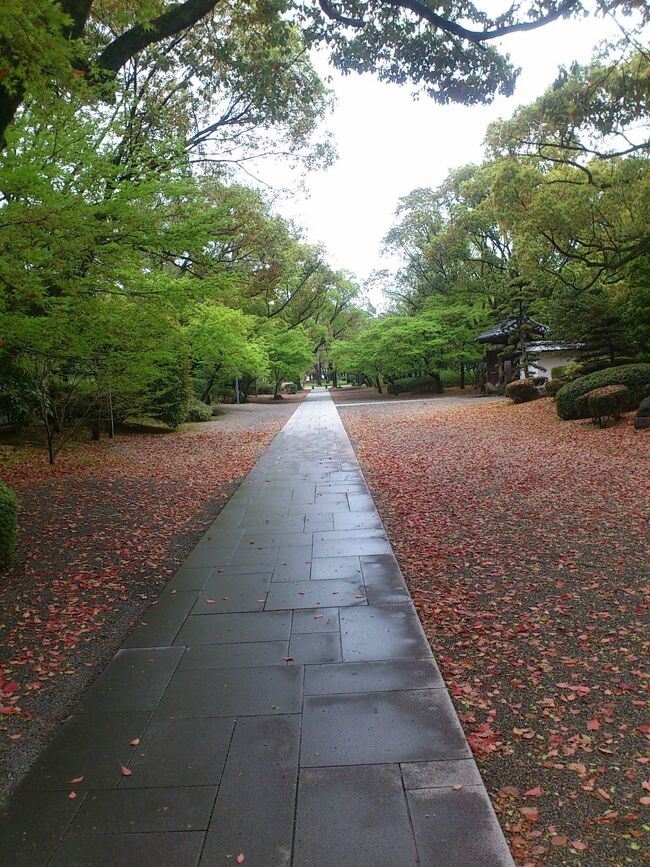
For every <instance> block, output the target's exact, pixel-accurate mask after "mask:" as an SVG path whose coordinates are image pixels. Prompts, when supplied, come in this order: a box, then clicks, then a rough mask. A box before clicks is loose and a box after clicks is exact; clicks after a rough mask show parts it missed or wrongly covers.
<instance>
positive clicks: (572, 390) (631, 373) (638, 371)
mask: <svg viewBox="0 0 650 867" xmlns="http://www.w3.org/2000/svg"><path fill="white" fill-rule="evenodd" d="M606 385H625V386H627V388H628V389H629V392H630V402H631V404H632V406H638V405H639V403H640V402H641V401H642V400H643V398H644V397H648V396H650V364H623V365H621V366H620V367H608V368H605V370H598V371H596V372H595V373H590V374H589V375H588V376H581V377H579V378H578V379H574V380H573V381H572V382H569V383H567V384H566V385H563V386H562V388H560V390H559V391H558V392H557V394H556V395H555V403H556V404H557V411H558V415H559V416H560V418H564V419H570V418H581V417H582V418H586V416H587V415H588V409H587V407H586V405H585V409H583V411H582V412H581V413H578V407H576V400H577V399H578V398H579V397H582V396H583V395H586V394H588V393H589V392H590V391H593V390H594V389H597V388H603V387H604V386H606ZM585 410H586V411H585Z"/></svg>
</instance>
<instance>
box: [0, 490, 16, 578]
mask: <svg viewBox="0 0 650 867" xmlns="http://www.w3.org/2000/svg"><path fill="white" fill-rule="evenodd" d="M17 527H18V498H17V497H16V495H15V494H14V492H13V491H12V490H11V488H8V487H7V486H6V485H5V484H4V482H0V564H1V565H4V566H8V565H9V564H10V563H11V562H12V560H13V559H14V554H15V547H16V529H17Z"/></svg>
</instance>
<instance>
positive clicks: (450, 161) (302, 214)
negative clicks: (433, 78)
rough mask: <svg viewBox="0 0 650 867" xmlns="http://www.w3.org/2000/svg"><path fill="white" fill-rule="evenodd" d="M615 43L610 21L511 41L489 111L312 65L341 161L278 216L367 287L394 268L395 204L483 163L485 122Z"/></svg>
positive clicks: (564, 24)
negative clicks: (510, 65)
mask: <svg viewBox="0 0 650 867" xmlns="http://www.w3.org/2000/svg"><path fill="white" fill-rule="evenodd" d="M616 34H618V31H617V30H616V29H615V26H614V24H613V22H611V20H609V19H607V20H603V19H594V18H589V19H586V20H584V19H583V20H578V21H559V22H556V23H554V24H550V25H548V26H547V27H544V28H542V29H541V30H539V31H536V32H531V33H522V34H515V35H513V36H511V37H510V38H509V40H506V41H505V45H506V46H507V48H508V50H509V51H510V54H511V55H512V58H513V60H514V62H515V64H516V65H517V66H520V67H522V73H521V75H520V78H519V82H518V86H517V89H516V92H515V95H514V96H513V97H511V98H509V99H505V98H499V99H497V100H496V101H495V103H494V104H493V105H491V106H474V107H464V106H457V105H454V106H440V105H436V103H434V102H433V100H430V99H427V98H424V97H423V98H420V100H419V101H413V99H412V97H411V95H410V92H409V89H408V87H405V86H404V87H399V86H397V85H389V84H385V83H382V82H379V81H377V80H376V79H374V78H373V77H372V76H370V75H363V76H360V75H357V74H353V75H349V76H345V77H344V76H341V75H340V74H338V73H336V72H335V71H333V70H331V69H329V68H328V66H327V63H326V60H325V58H323V57H317V58H316V59H315V60H316V64H317V67H318V68H319V71H320V72H321V73H322V74H327V73H328V72H329V73H330V74H332V75H333V77H334V81H333V85H332V86H333V87H334V90H335V93H336V96H337V106H336V109H335V111H334V114H333V116H330V118H329V121H328V123H327V126H328V128H329V129H331V131H332V132H333V134H334V139H335V142H336V146H337V149H338V152H339V159H338V161H337V162H336V163H335V164H334V165H333V166H332V167H331V168H329V169H327V170H325V171H319V172H313V173H311V174H310V175H309V176H308V178H307V182H306V186H307V190H308V194H307V195H305V194H304V193H303V192H297V193H296V194H295V195H294V196H293V197H289V198H285V199H284V200H280V201H278V202H277V203H276V208H277V209H278V210H279V211H280V212H281V213H282V214H284V215H285V216H287V217H291V218H293V219H295V220H296V222H297V223H299V224H300V225H302V226H303V227H304V228H305V230H306V235H307V240H308V241H310V242H312V243H319V242H320V243H323V244H324V245H325V247H326V248H327V251H328V254H329V261H330V262H331V263H332V265H334V266H335V267H338V268H345V269H348V270H350V271H352V272H354V273H355V274H356V276H357V278H358V279H359V280H360V281H363V280H365V278H366V277H367V276H368V274H369V273H370V272H371V271H372V270H373V269H375V268H382V267H390V266H391V265H394V264H395V263H394V262H390V261H388V260H386V259H382V258H381V239H382V237H383V236H384V235H385V234H386V232H387V231H388V229H389V228H390V226H391V223H392V220H393V213H394V211H395V207H396V204H397V200H398V199H399V198H400V197H401V196H404V195H406V194H407V193H409V192H410V191H411V190H412V189H415V188H416V187H424V186H436V185H438V184H439V183H440V182H441V181H442V180H443V179H444V178H445V177H446V175H447V174H448V173H449V171H450V170H451V169H453V168H455V167H457V166H460V165H463V164H465V163H468V162H478V161H480V160H481V158H482V153H483V148H482V142H483V137H484V135H485V130H486V127H487V125H488V124H489V123H490V122H491V121H493V120H495V119H497V118H500V117H509V116H510V115H511V114H512V112H513V111H514V109H515V108H516V107H517V105H520V104H525V103H528V102H530V101H531V100H532V99H534V98H535V97H536V96H538V95H540V94H541V93H542V92H543V91H544V90H545V89H546V87H548V86H549V85H550V84H551V83H552V82H553V80H554V79H555V77H556V74H557V70H558V67H559V66H560V65H565V66H566V65H568V64H570V63H571V61H572V60H579V61H587V60H588V59H589V58H590V57H591V54H592V48H593V47H594V46H595V45H596V44H597V43H598V42H600V41H601V40H602V39H603V38H606V37H611V36H613V35H616ZM264 177H265V179H266V180H267V181H270V182H271V183H274V184H278V185H281V184H284V183H286V181H287V177H286V175H285V174H284V173H283V171H282V168H281V167H280V166H278V167H277V168H276V169H273V168H270V169H269V167H265V171H264ZM372 300H373V303H378V302H379V301H380V299H379V298H377V297H373V298H372Z"/></svg>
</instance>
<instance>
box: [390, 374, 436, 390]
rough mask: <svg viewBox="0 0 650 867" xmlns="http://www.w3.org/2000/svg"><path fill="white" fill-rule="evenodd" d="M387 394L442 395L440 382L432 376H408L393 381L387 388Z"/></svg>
mask: <svg viewBox="0 0 650 867" xmlns="http://www.w3.org/2000/svg"><path fill="white" fill-rule="evenodd" d="M388 392H389V394H442V381H441V379H440V377H439V376H438V374H437V373H435V374H434V375H433V376H409V377H406V378H404V379H394V380H393V381H392V382H391V383H390V384H389V386H388Z"/></svg>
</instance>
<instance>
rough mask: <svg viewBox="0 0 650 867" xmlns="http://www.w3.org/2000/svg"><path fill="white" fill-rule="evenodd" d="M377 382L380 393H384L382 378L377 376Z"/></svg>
mask: <svg viewBox="0 0 650 867" xmlns="http://www.w3.org/2000/svg"><path fill="white" fill-rule="evenodd" d="M375 383H376V385H377V391H378V392H379V394H383V393H384V390H383V388H382V387H381V379H380V378H379V377H377V379H376V380H375Z"/></svg>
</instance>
